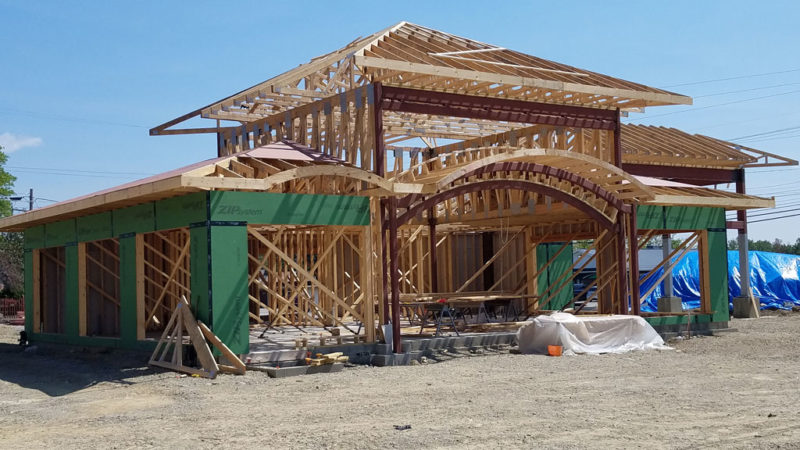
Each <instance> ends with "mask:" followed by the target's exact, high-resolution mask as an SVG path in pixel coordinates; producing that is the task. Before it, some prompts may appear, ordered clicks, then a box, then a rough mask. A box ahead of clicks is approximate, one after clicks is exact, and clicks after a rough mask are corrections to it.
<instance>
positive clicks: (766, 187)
mask: <svg viewBox="0 0 800 450" xmlns="http://www.w3.org/2000/svg"><path fill="white" fill-rule="evenodd" d="M790 185H791V186H796V185H797V182H796V181H793V182H791V183H781V184H770V185H767V186H752V187H751V186H748V187H747V192H748V193H749V192H750V191H759V190H762V189H771V188H776V187H781V186H790Z"/></svg>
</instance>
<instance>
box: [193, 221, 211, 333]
mask: <svg viewBox="0 0 800 450" xmlns="http://www.w3.org/2000/svg"><path fill="white" fill-rule="evenodd" d="M209 239H210V234H209V227H208V226H205V225H202V226H195V227H192V228H190V229H189V284H190V289H191V291H192V294H191V299H189V303H190V304H191V305H192V311H194V314H195V316H196V317H197V319H198V320H202V321H203V323H205V324H206V325H208V326H210V327H213V324H212V323H211V311H210V309H209V306H210V302H209V299H210V298H211V285H210V276H211V272H210V270H211V267H210V259H211V253H209V250H210V248H209Z"/></svg>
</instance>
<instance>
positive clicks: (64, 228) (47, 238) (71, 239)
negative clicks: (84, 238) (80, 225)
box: [44, 219, 78, 247]
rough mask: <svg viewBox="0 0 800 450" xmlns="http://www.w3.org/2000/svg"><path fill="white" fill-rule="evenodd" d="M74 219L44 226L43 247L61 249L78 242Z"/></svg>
mask: <svg viewBox="0 0 800 450" xmlns="http://www.w3.org/2000/svg"><path fill="white" fill-rule="evenodd" d="M76 230H77V224H76V223H75V219H72V220H65V221H63V222H55V223H48V224H47V225H45V226H44V246H45V247H61V246H64V245H66V244H68V243H73V244H74V243H75V242H77V241H78V234H77V232H76Z"/></svg>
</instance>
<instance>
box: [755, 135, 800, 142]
mask: <svg viewBox="0 0 800 450" xmlns="http://www.w3.org/2000/svg"><path fill="white" fill-rule="evenodd" d="M796 137H800V134H791V135H785V136H776V137H768V138H763V139H752V140H748V141H746V142H744V143H747V144H753V143H756V142H767V141H780V140H782V139H794V138H796Z"/></svg>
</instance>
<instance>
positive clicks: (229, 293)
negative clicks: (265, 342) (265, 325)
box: [211, 226, 250, 354]
mask: <svg viewBox="0 0 800 450" xmlns="http://www.w3.org/2000/svg"><path fill="white" fill-rule="evenodd" d="M247 262H248V261H247V227H246V226H212V227H211V274H212V276H211V299H212V302H211V317H212V320H213V325H214V333H215V334H216V335H217V336H219V338H220V339H222V342H224V343H225V344H226V345H227V346H228V347H230V349H231V351H233V353H236V354H244V353H249V352H250V318H249V315H248V307H249V299H248V292H247V287H248V284H247V276H248V266H247Z"/></svg>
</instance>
